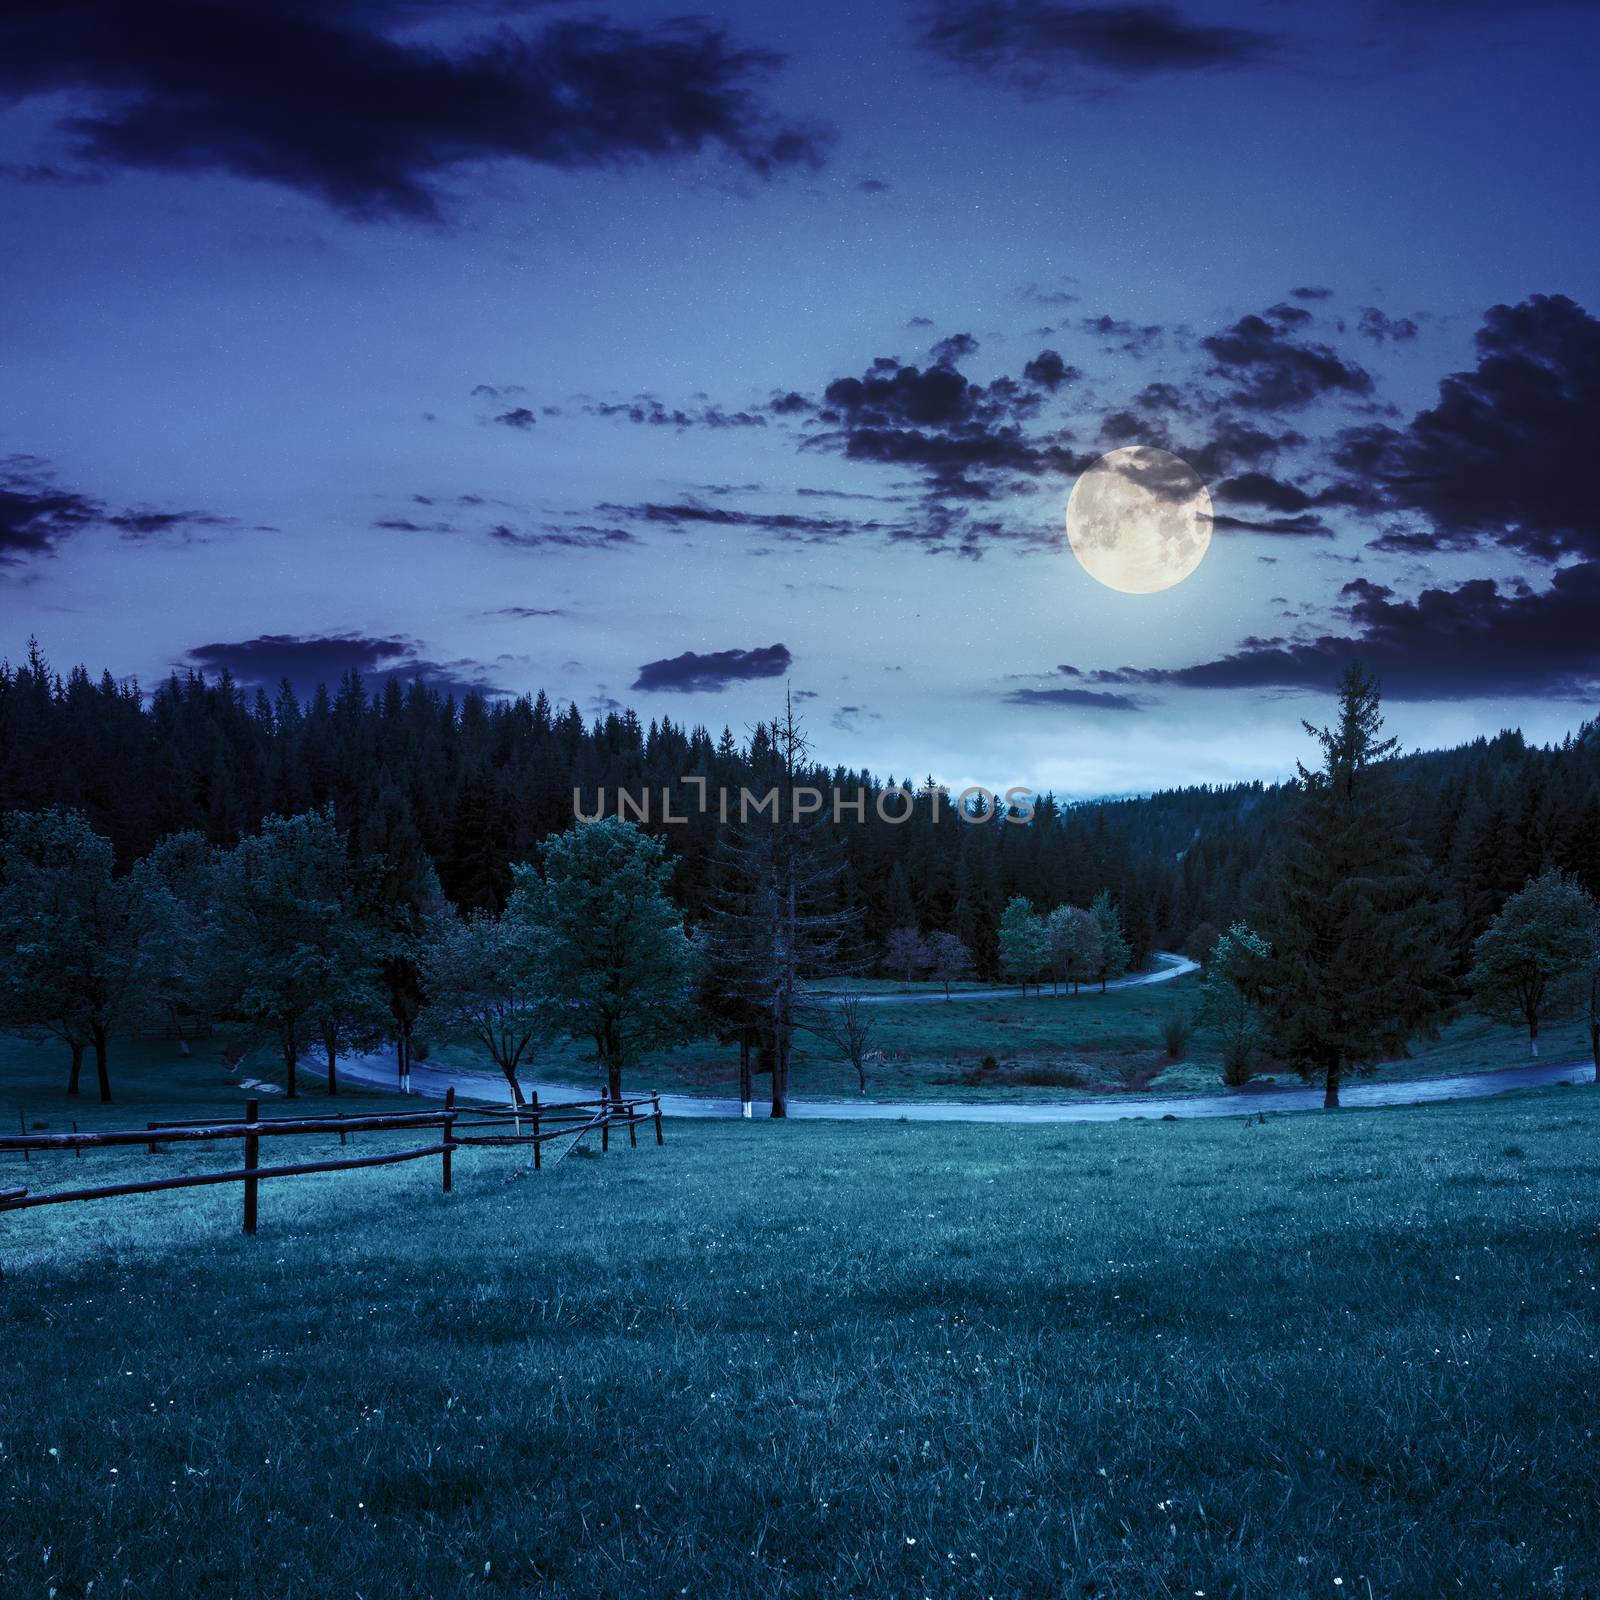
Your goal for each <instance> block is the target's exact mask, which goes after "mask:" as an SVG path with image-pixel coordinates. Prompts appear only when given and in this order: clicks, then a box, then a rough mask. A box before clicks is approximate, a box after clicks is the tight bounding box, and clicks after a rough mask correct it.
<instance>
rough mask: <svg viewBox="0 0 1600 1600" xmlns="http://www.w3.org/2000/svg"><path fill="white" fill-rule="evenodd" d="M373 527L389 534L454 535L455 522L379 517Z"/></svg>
mask: <svg viewBox="0 0 1600 1600" xmlns="http://www.w3.org/2000/svg"><path fill="white" fill-rule="evenodd" d="M372 526H373V527H374V528H382V529H384V530H385V531H386V532H388V533H454V532H455V524H454V523H453V522H418V521H417V520H416V519H415V518H414V517H379V518H378V519H377V521H375V522H374V523H373V524H372Z"/></svg>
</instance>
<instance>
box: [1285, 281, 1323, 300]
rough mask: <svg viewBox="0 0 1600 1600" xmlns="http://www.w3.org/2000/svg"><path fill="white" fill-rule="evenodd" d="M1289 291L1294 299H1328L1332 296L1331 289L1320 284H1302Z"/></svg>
mask: <svg viewBox="0 0 1600 1600" xmlns="http://www.w3.org/2000/svg"><path fill="white" fill-rule="evenodd" d="M1289 293H1290V295H1291V296H1292V297H1293V298H1294V299H1296V300H1330V299H1332V298H1333V290H1332V289H1324V288H1323V287H1322V285H1321V284H1304V285H1302V286H1301V287H1300V288H1298V289H1291V290H1290V291H1289Z"/></svg>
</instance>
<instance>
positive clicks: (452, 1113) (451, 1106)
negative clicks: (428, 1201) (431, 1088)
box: [440, 1084, 456, 1194]
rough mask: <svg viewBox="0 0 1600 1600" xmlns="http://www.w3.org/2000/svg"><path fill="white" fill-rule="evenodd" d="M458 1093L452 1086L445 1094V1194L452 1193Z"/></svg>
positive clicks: (443, 1158) (443, 1160) (442, 1159)
mask: <svg viewBox="0 0 1600 1600" xmlns="http://www.w3.org/2000/svg"><path fill="white" fill-rule="evenodd" d="M455 1130H456V1091H455V1085H454V1084H452V1085H451V1086H450V1087H449V1088H448V1089H446V1090H445V1092H444V1154H443V1156H442V1157H441V1158H440V1159H441V1161H442V1163H443V1166H444V1192H445V1193H446V1194H449V1193H450V1155H451V1152H452V1150H453V1149H454V1147H455V1142H456V1131H455Z"/></svg>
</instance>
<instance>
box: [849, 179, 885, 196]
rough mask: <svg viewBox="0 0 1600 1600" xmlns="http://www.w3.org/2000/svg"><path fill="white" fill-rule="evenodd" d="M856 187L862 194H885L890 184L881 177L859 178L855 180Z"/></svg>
mask: <svg viewBox="0 0 1600 1600" xmlns="http://www.w3.org/2000/svg"><path fill="white" fill-rule="evenodd" d="M856 188H857V189H859V190H860V191H861V193H862V194H887V193H888V192H889V189H890V185H889V184H887V183H885V182H884V181H883V179H882V178H861V179H859V180H858V181H857V183H856Z"/></svg>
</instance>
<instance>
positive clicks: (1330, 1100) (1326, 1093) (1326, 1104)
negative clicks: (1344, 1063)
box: [1322, 1060, 1339, 1111]
mask: <svg viewBox="0 0 1600 1600" xmlns="http://www.w3.org/2000/svg"><path fill="white" fill-rule="evenodd" d="M1322 1109H1323V1110H1324V1111H1337V1110H1338V1109H1339V1063H1338V1061H1337V1060H1334V1061H1330V1062H1329V1063H1328V1071H1327V1076H1326V1077H1325V1078H1324V1079H1323V1086H1322Z"/></svg>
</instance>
